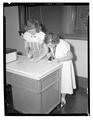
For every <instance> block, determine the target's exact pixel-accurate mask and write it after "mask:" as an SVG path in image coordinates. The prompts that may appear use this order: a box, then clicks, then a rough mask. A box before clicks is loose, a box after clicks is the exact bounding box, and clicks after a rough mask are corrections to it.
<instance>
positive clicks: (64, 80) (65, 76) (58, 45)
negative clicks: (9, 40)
mask: <svg viewBox="0 0 93 120" xmlns="http://www.w3.org/2000/svg"><path fill="white" fill-rule="evenodd" d="M44 42H45V44H46V45H47V47H48V48H49V49H50V51H51V52H50V53H49V54H50V55H51V53H52V55H53V56H54V61H57V62H62V63H63V66H62V76H61V94H62V97H61V106H62V107H63V106H64V104H66V99H65V97H66V94H73V89H75V88H76V82H75V74H74V68H73V63H72V58H73V55H72V53H71V51H70V45H69V44H68V43H67V42H66V41H64V40H63V39H59V36H57V35H56V34H53V33H49V34H47V35H46V36H45V40H44ZM48 56H49V55H48ZM49 59H50V58H49Z"/></svg>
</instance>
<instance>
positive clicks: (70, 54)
mask: <svg viewBox="0 0 93 120" xmlns="http://www.w3.org/2000/svg"><path fill="white" fill-rule="evenodd" d="M72 59H73V55H72V52H71V51H68V52H67V54H66V56H65V57H61V58H57V61H58V62H63V61H68V60H72Z"/></svg>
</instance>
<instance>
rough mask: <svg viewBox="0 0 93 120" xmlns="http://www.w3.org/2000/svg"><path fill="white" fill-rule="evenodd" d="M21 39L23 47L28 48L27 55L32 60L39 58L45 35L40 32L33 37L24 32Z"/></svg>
mask: <svg viewBox="0 0 93 120" xmlns="http://www.w3.org/2000/svg"><path fill="white" fill-rule="evenodd" d="M23 37H24V39H25V45H26V46H25V47H29V52H28V55H29V54H30V55H33V58H37V57H39V56H40V54H42V52H43V47H44V46H43V40H44V37H45V33H44V32H42V31H40V32H39V33H36V34H35V35H31V34H30V33H29V32H25V33H24V35H23Z"/></svg>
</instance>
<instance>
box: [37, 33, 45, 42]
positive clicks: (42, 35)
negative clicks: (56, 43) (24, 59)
mask: <svg viewBox="0 0 93 120" xmlns="http://www.w3.org/2000/svg"><path fill="white" fill-rule="evenodd" d="M44 38H45V33H44V32H42V31H41V32H40V33H39V34H38V42H39V43H43V41H44Z"/></svg>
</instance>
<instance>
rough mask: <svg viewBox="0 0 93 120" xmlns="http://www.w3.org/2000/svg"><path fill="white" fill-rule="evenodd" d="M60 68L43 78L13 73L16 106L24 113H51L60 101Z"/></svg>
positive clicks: (14, 102) (12, 80) (13, 91)
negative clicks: (37, 78)
mask: <svg viewBox="0 0 93 120" xmlns="http://www.w3.org/2000/svg"><path fill="white" fill-rule="evenodd" d="M59 73H60V72H59V70H57V71H55V72H53V73H51V74H50V75H48V76H46V77H44V78H43V79H41V80H38V81H37V80H35V79H30V78H27V77H23V76H20V75H16V74H11V84H12V93H13V104H14V108H15V109H16V110H18V111H20V112H22V113H37V114H39V113H42V114H43V113H44V114H45V113H49V112H50V111H51V110H53V109H54V108H55V107H56V106H57V105H58V104H59V103H60V86H59V85H60V84H59V82H60V75H59Z"/></svg>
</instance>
